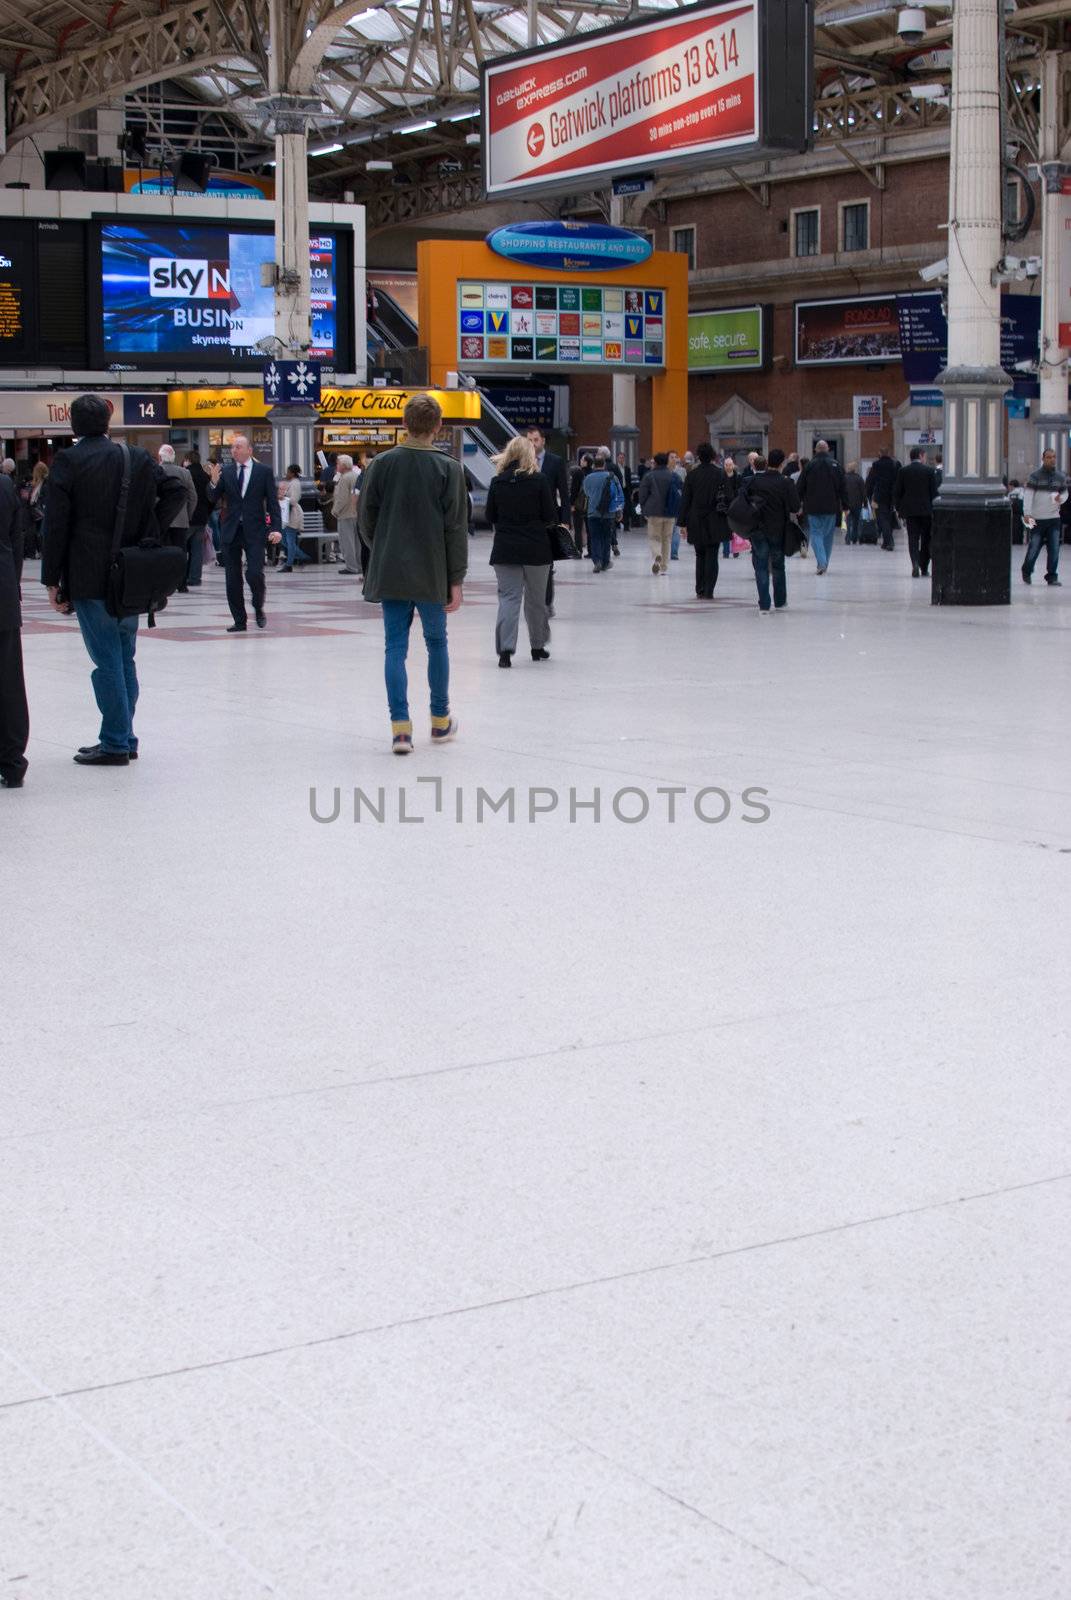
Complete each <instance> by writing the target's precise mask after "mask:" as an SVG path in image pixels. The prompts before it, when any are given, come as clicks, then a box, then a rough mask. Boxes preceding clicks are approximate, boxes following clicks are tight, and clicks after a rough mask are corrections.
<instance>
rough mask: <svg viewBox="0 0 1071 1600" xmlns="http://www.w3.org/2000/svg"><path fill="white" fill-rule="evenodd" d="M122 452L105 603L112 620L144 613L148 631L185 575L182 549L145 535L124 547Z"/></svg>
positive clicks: (126, 476)
mask: <svg viewBox="0 0 1071 1600" xmlns="http://www.w3.org/2000/svg"><path fill="white" fill-rule="evenodd" d="M119 449H120V450H121V451H122V452H123V480H122V483H121V485H120V488H119V500H118V503H117V505H116V508H115V527H114V529H113V532H112V560H111V566H110V568H109V569H108V589H107V593H106V595H105V598H104V604H105V606H106V608H107V611H108V615H109V616H112V617H137V616H141V614H142V613H143V612H144V614H145V615H146V616H147V618H148V623H149V627H150V628H155V626H156V613H157V612H158V611H162V610H163V609H164V607H165V606H166V605H167V602H168V599H169V597H170V596H171V595H173V594H174V592H175V590H176V589H177V588H178V586H179V584H180V583H181V582H182V580H183V578H184V577H185V576H186V551H185V548H184V547H180V546H179V545H174V544H164V543H163V541H162V540H161V538H160V537H159V535H157V537H156V538H152V537H151V536H148V535H147V536H146V537H145V538H143V539H141V540H139V542H138V543H137V544H134V545H126V546H125V547H124V545H123V531H124V528H125V526H126V507H127V501H128V500H129V498H130V448H129V446H128V445H126V444H120V446H119Z"/></svg>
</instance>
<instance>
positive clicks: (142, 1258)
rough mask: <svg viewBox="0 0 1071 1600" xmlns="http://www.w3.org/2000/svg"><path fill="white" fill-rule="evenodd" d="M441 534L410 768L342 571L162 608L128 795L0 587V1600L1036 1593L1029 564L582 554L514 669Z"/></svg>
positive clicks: (1041, 837) (1059, 1158) (1066, 780)
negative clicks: (0, 654) (786, 602)
mask: <svg viewBox="0 0 1071 1600" xmlns="http://www.w3.org/2000/svg"><path fill="white" fill-rule="evenodd" d="M473 549H474V578H473V581H472V583H471V584H470V586H469V601H470V603H469V604H468V605H467V606H466V609H465V610H464V611H463V612H462V614H461V615H460V616H459V617H458V618H456V619H453V620H452V621H451V640H452V646H451V653H452V660H453V669H454V678H453V684H454V690H453V696H454V705H455V710H456V712H457V713H458V715H459V716H460V717H461V722H462V737H461V739H460V740H459V741H458V743H457V744H455V745H453V746H451V747H449V748H447V749H444V750H437V751H430V750H429V749H428V748H427V741H426V720H425V716H424V709H423V708H424V703H425V702H424V691H423V688H422V687H421V679H422V675H423V647H422V645H420V644H415V645H414V655H413V663H414V667H415V671H414V674H413V680H414V684H415V686H416V692H415V693H414V696H413V708H414V714H415V718H416V725H417V735H418V752H417V754H416V756H415V757H414V758H413V759H412V760H411V761H409V762H408V763H402V762H398V761H396V760H395V759H394V758H393V757H392V756H391V755H390V754H389V752H388V751H387V749H386V744H387V718H386V710H385V705H384V700H383V691H382V684H381V676H380V661H381V653H382V642H381V631H380V624H379V619H378V613H377V612H376V611H374V610H373V609H372V608H371V607H368V608H365V607H363V604H362V602H361V600H360V596H359V590H358V588H357V586H356V585H355V583H354V582H353V581H352V580H346V579H343V578H339V577H338V576H336V574H335V572H334V570H333V569H328V570H326V571H323V572H321V573H302V574H300V575H295V576H294V577H292V578H282V577H280V578H274V577H273V578H272V579H271V580H270V595H269V615H270V619H271V622H270V627H269V629H268V631H267V632H266V633H265V634H263V635H258V634H256V633H251V634H249V635H247V636H245V637H244V638H238V639H235V638H230V639H228V638H227V637H226V635H225V634H224V633H223V632H222V629H223V627H224V626H225V623H226V621H227V617H226V612H225V607H224V605H223V596H222V587H221V584H220V581H219V574H218V573H216V572H215V571H213V572H212V573H210V574H208V577H207V586H206V588H205V589H204V590H202V592H201V593H200V594H195V595H190V596H189V597H188V598H182V597H180V598H178V599H176V601H175V602H173V604H172V606H171V608H170V609H169V610H168V612H167V614H166V616H165V618H164V619H163V621H162V624H161V627H160V629H159V631H158V633H157V635H156V636H149V635H147V634H146V633H144V632H143V633H142V636H141V644H140V646H139V659H140V665H141V673H142V683H143V699H142V706H141V711H140V713H139V718H138V723H139V733H140V736H141V740H142V752H143V759H142V760H141V761H140V762H139V763H138V765H137V767H133V768H131V769H129V770H128V771H105V772H90V771H83V770H81V769H79V768H77V767H75V766H74V765H73V763H72V762H71V760H70V755H71V751H72V749H73V747H74V746H75V745H77V744H79V743H84V742H86V741H88V740H90V739H92V738H93V737H94V736H95V731H96V720H95V716H94V712H93V707H92V702H91V696H90V688H89V678H88V670H87V665H88V664H87V662H86V659H85V657H84V654H83V650H82V646H81V643H80V641H79V639H78V637H77V634H76V632H75V631H74V630H73V628H72V627H71V625H69V624H67V623H64V622H62V621H60V620H58V619H55V618H51V617H50V616H49V615H48V614H47V613H46V612H45V610H44V609H43V607H42V605H41V600H40V595H39V593H38V592H37V591H36V589H35V588H33V587H30V588H29V592H28V605H27V612H28V626H27V633H26V639H25V645H26V656H27V665H28V675H29V682H30V688H31V696H32V713H33V721H34V740H33V744H32V747H31V750H30V756H31V760H32V766H31V771H30V775H29V779H28V782H27V787H26V788H25V790H23V791H22V792H21V793H5V794H3V795H0V872H2V878H0V882H2V885H3V889H2V893H3V901H4V908H5V918H4V935H5V937H4V944H5V956H4V985H3V987H4V995H5V1006H4V1011H5V1019H4V1020H5V1026H4V1030H3V1039H4V1046H5V1049H4V1057H5V1064H6V1071H5V1074H4V1077H3V1082H2V1085H0V1229H2V1234H3V1250H2V1254H0V1351H2V1352H4V1354H3V1356H2V1357H0V1460H2V1462H3V1469H2V1470H0V1585H3V1586H5V1592H6V1588H7V1587H8V1586H9V1587H10V1592H11V1593H12V1594H13V1595H14V1594H25V1595H26V1597H27V1600H99V1597H101V1596H104V1595H107V1596H108V1597H109V1600H171V1597H172V1596H174V1597H175V1600H180V1597H181V1600H190V1597H194V1596H196V1597H198V1600H200V1597H201V1596H205V1597H209V1596H210V1597H211V1600H232V1597H233V1600H246V1597H251V1596H253V1595H264V1594H274V1595H278V1596H286V1597H288V1600H364V1597H368V1600H394V1597H406V1600H410V1597H411V1600H537V1597H540V1596H543V1597H552V1600H554V1597H556V1600H816V1597H822V1600H1068V1596H1071V1569H1069V1551H1068V1542H1067V1536H1066V1526H1067V1519H1066V1515H1065V1511H1066V1505H1067V1498H1068V1492H1069V1490H1071V1472H1069V1468H1068V1452H1067V1440H1066V1437H1065V1435H1066V1432H1067V1419H1068V1395H1067V1371H1068V1364H1067V1327H1068V1313H1069V1311H1071V1297H1069V1295H1068V1287H1067V1240H1068V1237H1069V1232H1071V1227H1069V1225H1071V1153H1069V1145H1068V1123H1067V1115H1066V1112H1067V1100H1068V1096H1067V1061H1068V1058H1069V1054H1071V1052H1069V1050H1068V1037H1067V1034H1068V1024H1067V1016H1068V1013H1067V1001H1068V980H1067V951H1068V948H1069V935H1071V919H1069V917H1068V909H1067V908H1068V897H1067V884H1068V873H1069V872H1071V816H1069V811H1068V798H1069V793H1071V748H1069V734H1068V717H1067V707H1068V704H1069V698H1071V697H1069V691H1071V651H1069V646H1071V598H1068V597H1069V596H1071V588H1069V589H1068V590H1066V591H1064V590H1047V589H1045V588H1044V587H1043V586H1042V585H1040V584H1035V586H1034V588H1032V589H1029V590H1028V589H1025V588H1024V587H1022V586H1021V585H1018V586H1017V588H1016V592H1015V595H1014V602H1015V603H1014V605H1013V606H1012V607H1011V608H1010V609H1001V610H992V611H988V610H987V611H974V610H972V611H942V610H936V609H934V608H931V606H930V605H929V603H928V601H929V594H928V586H927V585H926V584H924V583H921V582H912V580H911V579H910V577H909V576H908V569H907V562H906V555H905V554H904V553H903V552H902V551H900V552H897V553H896V555H895V556H893V557H889V556H885V555H883V554H881V553H879V552H878V551H875V550H872V549H862V550H845V549H843V548H840V547H838V549H837V551H836V552H835V555H834V561H833V565H832V566H831V569H830V573H829V575H828V577H827V578H826V579H824V580H820V579H818V578H817V577H816V576H815V573H814V568H813V564H809V563H808V564H804V563H802V562H792V563H790V574H789V581H790V602H791V604H790V609H789V611H788V612H787V613H786V614H785V615H783V616H777V617H772V618H769V619H760V617H759V616H758V614H757V612H756V610H755V608H754V604H753V601H754V591H753V585H752V583H751V578H750V569H749V567H748V565H747V563H746V562H745V561H738V562H730V563H728V564H727V565H726V566H725V567H724V568H723V577H722V583H721V586H720V587H719V591H718V592H719V601H718V603H716V604H715V605H713V606H705V605H700V604H698V603H697V602H695V601H694V600H692V599H691V588H692V583H691V558H690V556H689V554H688V552H687V551H685V552H684V553H683V558H682V561H681V563H680V564H679V566H675V567H674V568H673V570H672V573H671V576H670V577H669V579H655V578H652V577H651V576H650V571H649V566H648V563H647V559H646V553H645V546H644V544H643V541H642V539H641V538H640V537H639V536H633V537H632V538H631V539H630V541H629V543H628V546H627V549H626V553H625V555H624V557H623V559H622V561H621V562H620V563H619V564H618V565H617V566H616V567H615V569H614V571H613V572H611V573H608V574H606V575H605V576H603V577H601V578H596V577H594V576H593V575H592V574H591V573H590V570H589V569H588V568H587V566H586V565H585V567H584V569H582V570H577V571H575V572H573V571H568V572H563V573H561V574H560V578H559V601H558V617H557V620H556V622H555V625H554V638H553V641H552V652H553V659H552V661H550V662H549V663H546V664H543V665H540V666H534V665H533V664H532V663H531V662H530V661H529V660H528V659H527V653H526V651H525V650H524V649H523V648H522V650H521V651H519V652H518V656H517V658H516V663H515V666H514V669H513V671H512V672H510V673H508V674H507V673H504V672H499V671H498V669H497V667H496V665H495V658H494V652H493V641H492V635H493V626H494V598H493V583H492V581H491V578H490V575H489V573H488V570H487V568H486V565H485V563H486V556H487V542H486V539H481V540H479V541H476V543H475V544H474V547H473ZM29 576H31V577H32V576H33V574H32V572H31V573H30V574H29ZM434 777H440V778H441V779H442V780H443V785H444V787H443V793H442V809H441V811H439V812H438V813H436V810H435V790H434V787H433V785H431V784H430V783H429V784H419V783H418V782H417V779H418V778H428V779H430V778H434ZM355 785H356V786H359V787H360V788H362V789H363V790H364V791H365V793H366V794H368V795H369V796H371V797H372V798H373V799H376V798H377V792H378V790H379V789H380V788H382V789H383V790H384V802H385V805H386V812H387V819H388V820H387V821H385V822H384V823H382V824H378V823H376V822H374V821H372V820H370V819H369V818H368V816H367V815H366V816H365V818H364V820H362V821H361V822H360V823H357V824H355V823H354V821H353V820H352V815H353V812H352V791H353V788H354V786H355ZM671 785H678V786H681V787H682V788H683V789H684V790H685V793H684V794H683V796H681V797H680V798H679V799H678V802H677V803H678V807H679V813H678V820H677V821H676V822H675V823H673V824H670V823H669V822H668V821H667V820H666V806H667V800H666V797H665V795H664V794H663V795H660V794H659V793H658V791H659V789H660V788H661V789H665V788H666V787H667V786H671ZM336 786H338V787H339V789H340V790H341V791H342V795H341V803H342V815H341V816H340V818H339V820H338V821H336V822H334V823H331V824H323V823H318V822H316V821H314V820H313V819H312V817H311V815H310V789H312V788H315V790H316V803H317V807H318V808H319V809H320V811H321V813H322V814H326V815H329V814H330V811H331V808H332V802H333V791H334V788H335V787H336ZM510 786H513V787H514V788H515V790H516V795H517V806H518V811H519V814H518V817H517V820H516V821H514V822H513V823H512V824H511V823H510V822H509V821H508V819H507V817H506V815H505V814H504V813H503V814H501V815H488V816H485V818H484V820H483V822H482V823H481V824H479V825H478V824H477V823H476V822H475V820H474V813H475V808H476V798H477V790H478V789H480V788H483V789H485V790H486V791H488V792H489V793H490V794H492V795H494V796H497V795H499V794H500V793H501V792H502V791H503V790H504V789H506V788H508V787H510ZM532 787H534V788H537V789H543V790H551V791H554V793H555V794H557V795H559V796H560V797H561V799H560V804H559V806H558V809H557V810H556V811H555V812H554V813H553V814H551V815H546V816H543V817H540V818H539V819H538V820H537V821H536V822H535V823H534V824H533V823H530V822H529V821H528V815H527V806H528V797H529V789H530V788H532ZM626 787H628V788H630V789H638V790H641V791H642V792H643V794H644V795H646V796H648V797H649V799H650V803H651V815H650V817H649V818H648V820H647V821H645V822H642V823H639V824H636V825H627V824H624V823H622V822H620V821H618V820H617V819H616V818H615V817H614V815H613V813H612V810H611V801H612V799H613V796H614V795H615V794H616V793H617V791H619V790H621V789H623V788H626ZM704 787H721V788H724V789H725V790H727V791H728V794H729V796H730V803H731V807H732V810H731V814H730V816H729V817H728V819H727V820H726V821H724V822H723V823H721V824H719V825H714V824H705V823H703V822H702V821H700V820H698V819H697V817H696V815H695V811H694V806H693V802H694V797H695V794H696V792H697V791H698V790H700V789H702V788H704ZM748 787H756V788H762V789H765V790H768V792H769V793H768V801H767V803H768V805H769V807H770V810H771V815H770V818H769V820H768V821H767V822H765V823H763V824H762V825H759V826H757V825H754V824H753V823H748V822H745V821H744V820H742V819H743V815H744V812H743V808H742V805H741V801H740V795H741V791H742V790H744V789H746V788H748ZM402 788H404V790H405V801H406V806H407V811H408V814H409V815H414V814H416V815H421V816H423V817H424V821H423V822H420V823H416V824H412V825H409V824H405V823H402V822H400V821H399V820H398V807H399V803H400V802H399V791H400V790H401V789H402ZM570 788H573V789H576V790H577V791H578V796H579V798H580V799H581V800H585V799H590V797H591V793H592V790H593V789H595V788H599V789H600V790H601V792H602V807H603V816H602V820H601V821H600V822H599V823H598V824H596V823H595V822H594V821H593V820H592V816H591V812H590V811H582V812H580V813H579V819H578V820H577V821H576V822H570V820H569V790H570ZM458 791H460V793H461V797H462V808H463V812H462V821H461V822H460V823H459V822H458V821H457V820H456V805H457V794H458ZM537 803H546V804H549V799H548V797H547V796H546V795H544V796H542V797H537ZM641 803H642V801H641V798H640V797H638V796H637V795H635V794H633V795H631V796H629V797H627V798H626V800H625V801H624V805H625V806H627V808H628V810H629V813H630V814H632V813H633V812H634V810H635V808H636V807H637V806H638V805H639V804H641ZM706 805H707V807H708V810H709V812H710V813H711V814H716V812H717V809H718V806H719V802H718V800H717V798H716V797H709V796H708V798H707V801H706Z"/></svg>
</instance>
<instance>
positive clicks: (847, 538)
mask: <svg viewBox="0 0 1071 1600" xmlns="http://www.w3.org/2000/svg"><path fill="white" fill-rule="evenodd" d="M845 516H846V518H847V523H848V526H847V528H846V530H845V534H844V543H845V544H858V543H859V524H860V522H861V521H862V517H863V512H862V507H860V509H859V510H858V511H848V512H846V513H845Z"/></svg>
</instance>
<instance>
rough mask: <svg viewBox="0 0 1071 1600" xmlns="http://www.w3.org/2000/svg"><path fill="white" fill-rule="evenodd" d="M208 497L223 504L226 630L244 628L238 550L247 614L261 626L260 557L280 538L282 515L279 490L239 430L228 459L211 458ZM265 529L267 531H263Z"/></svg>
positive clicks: (264, 620)
mask: <svg viewBox="0 0 1071 1600" xmlns="http://www.w3.org/2000/svg"><path fill="white" fill-rule="evenodd" d="M210 478H211V482H210V483H209V486H208V498H209V500H210V501H211V502H212V504H213V505H218V504H219V503H220V502H221V501H222V502H223V504H224V507H225V509H224V511H223V515H222V517H221V519H220V523H221V527H220V542H221V547H222V554H223V565H224V568H225V569H226V574H227V604H228V605H229V606H230V608H231V616H232V617H233V618H234V621H233V623H232V624H231V626H230V627H229V628H228V629H227V632H228V633H244V632H245V631H246V622H247V618H246V610H245V592H244V590H243V588H242V553H243V551H244V553H245V575H246V579H247V580H248V583H249V592H250V594H251V595H252V597H253V615H254V617H255V618H256V622H257V627H258V628H266V627H267V625H268V619H267V617H266V616H265V615H264V556H265V552H266V551H267V548H268V544H269V543H271V544H278V543H279V542H280V540H281V539H282V537H283V535H282V521H283V519H282V514H281V512H280V510H279V492H278V490H277V489H276V487H275V478H274V476H273V474H272V471H271V469H270V467H266V466H265V465H264V464H263V462H261V461H255V460H254V459H253V447H252V445H251V444H250V443H249V440H248V439H247V438H246V437H245V435H244V434H242V433H238V434H235V436H234V439H233V440H232V441H231V459H230V461H229V462H228V464H227V465H226V466H225V467H222V468H221V467H220V465H219V463H218V462H215V463H214V464H213V466H212V467H211V469H210ZM269 529H270V532H269Z"/></svg>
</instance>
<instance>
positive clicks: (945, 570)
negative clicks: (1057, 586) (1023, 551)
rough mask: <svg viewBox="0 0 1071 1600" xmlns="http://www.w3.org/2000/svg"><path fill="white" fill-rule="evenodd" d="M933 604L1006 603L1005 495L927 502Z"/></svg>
mask: <svg viewBox="0 0 1071 1600" xmlns="http://www.w3.org/2000/svg"><path fill="white" fill-rule="evenodd" d="M932 552H933V554H932V561H933V566H932V573H933V583H932V589H931V593H930V598H931V601H932V603H933V604H934V605H935V606H1009V605H1011V552H1012V517H1011V506H1010V504H1009V503H1008V501H1007V500H962V501H955V500H952V499H948V500H945V501H944V502H942V501H940V500H938V501H937V503H936V504H935V506H934V508H933V536H932Z"/></svg>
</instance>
